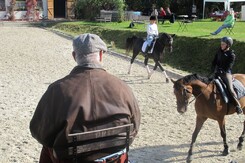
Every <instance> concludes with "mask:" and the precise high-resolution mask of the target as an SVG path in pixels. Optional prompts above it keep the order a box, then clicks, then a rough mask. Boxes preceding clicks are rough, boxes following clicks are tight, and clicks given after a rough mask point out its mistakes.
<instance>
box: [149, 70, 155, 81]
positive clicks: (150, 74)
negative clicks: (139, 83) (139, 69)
mask: <svg viewBox="0 0 245 163" xmlns="http://www.w3.org/2000/svg"><path fill="white" fill-rule="evenodd" d="M154 72H155V71H154V70H152V71H151V72H150V73H149V75H148V79H150V78H151V76H152V74H154Z"/></svg>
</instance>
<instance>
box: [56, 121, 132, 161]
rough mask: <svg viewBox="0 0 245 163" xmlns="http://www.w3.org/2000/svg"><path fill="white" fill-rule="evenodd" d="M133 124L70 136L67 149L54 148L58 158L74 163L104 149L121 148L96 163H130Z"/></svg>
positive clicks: (98, 159)
mask: <svg viewBox="0 0 245 163" xmlns="http://www.w3.org/2000/svg"><path fill="white" fill-rule="evenodd" d="M132 130H133V124H126V125H122V126H117V127H111V128H106V129H101V130H94V131H88V132H82V133H76V134H69V135H68V145H67V147H65V148H64V147H62V148H60V147H59V148H54V151H55V154H56V156H57V157H58V158H62V157H63V158H64V157H66V158H72V159H73V162H74V163H78V162H77V160H78V158H79V155H80V157H82V156H81V155H82V154H86V153H88V152H89V153H99V152H100V151H101V150H103V149H110V148H113V147H120V150H119V151H115V152H114V153H112V154H109V155H106V156H103V157H102V158H96V159H95V160H94V162H96V163H109V162H113V163H128V151H129V144H131V143H132V140H133V139H132V135H130V133H131V132H132Z"/></svg>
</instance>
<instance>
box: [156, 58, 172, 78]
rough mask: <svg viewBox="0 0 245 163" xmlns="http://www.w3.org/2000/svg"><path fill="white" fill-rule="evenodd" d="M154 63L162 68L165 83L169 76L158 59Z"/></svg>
mask: <svg viewBox="0 0 245 163" xmlns="http://www.w3.org/2000/svg"><path fill="white" fill-rule="evenodd" d="M155 63H156V64H157V65H158V66H159V67H160V69H161V70H162V73H163V75H164V76H165V78H166V83H168V82H169V77H168V75H167V73H166V71H165V69H164V68H163V67H162V65H161V63H160V62H159V61H155Z"/></svg>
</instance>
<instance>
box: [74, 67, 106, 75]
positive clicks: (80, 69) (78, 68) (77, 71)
mask: <svg viewBox="0 0 245 163" xmlns="http://www.w3.org/2000/svg"><path fill="white" fill-rule="evenodd" d="M90 69H101V70H104V71H105V69H103V68H102V66H99V65H97V66H96V67H91V66H89V67H87V66H83V65H78V66H76V67H74V68H73V70H72V71H71V74H74V73H79V72H81V71H82V70H90Z"/></svg>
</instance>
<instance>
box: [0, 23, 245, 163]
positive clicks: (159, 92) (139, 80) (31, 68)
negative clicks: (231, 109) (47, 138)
mask: <svg viewBox="0 0 245 163" xmlns="http://www.w3.org/2000/svg"><path fill="white" fill-rule="evenodd" d="M0 38H1V40H2V41H1V42H0V47H1V48H0V62H1V63H0V65H1V66H0V74H1V76H0V129H1V130H0V144H1V148H0V163H13V162H18V163H34V162H38V158H39V153H40V149H41V145H40V144H38V142H37V141H36V140H35V139H33V138H32V137H31V135H30V132H29V121H30V119H31V117H32V115H33V112H34V110H35V107H36V105H37V103H38V101H39V99H40V98H41V96H42V94H43V93H44V91H45V90H46V89H47V87H48V85H49V84H50V83H51V82H53V81H55V80H57V79H59V78H61V77H63V76H65V75H67V74H68V73H69V72H70V70H71V69H72V68H73V67H74V66H75V63H74V61H73V60H72V57H71V51H72V46H71V45H72V44H71V40H70V39H67V38H64V37H61V36H59V35H57V34H55V33H52V32H50V31H47V30H45V29H40V28H34V27H0ZM104 66H105V68H106V69H107V71H109V72H110V73H112V74H114V75H116V76H118V77H119V78H121V79H122V80H124V81H125V82H126V83H127V84H129V86H130V87H131V88H132V89H133V91H134V93H135V96H136V97H137V99H138V101H139V105H140V108H141V112H142V121H141V126H140V132H139V134H138V136H137V139H136V140H135V141H134V143H133V145H132V146H131V148H130V149H131V150H130V159H132V160H134V161H137V162H138V163H168V162H169V163H170V162H178V163H179V162H185V158H186V156H187V151H188V148H189V143H190V140H191V134H192V132H193V130H194V125H195V111H194V108H193V104H191V105H190V106H189V111H188V112H187V113H186V114H184V115H179V114H178V113H177V111H176V104H175V97H174V95H173V90H172V86H173V85H172V83H165V82H164V81H165V78H164V77H163V75H162V74H161V73H159V72H156V73H155V74H153V76H152V79H150V80H148V79H147V74H146V70H145V69H144V68H143V66H142V64H134V65H133V68H132V74H131V75H128V74H126V73H127V68H128V66H129V59H128V58H124V57H119V56H117V55H113V54H108V55H106V56H105V58H104ZM171 77H173V78H175V77H176V76H172V75H171ZM226 130H227V139H228V143H229V145H230V150H231V153H230V155H229V156H226V157H224V156H221V151H222V150H223V143H222V139H221V136H220V133H219V128H218V124H217V122H215V121H213V120H208V121H207V122H206V123H205V125H204V127H203V129H202V130H201V132H200V134H199V137H198V138H197V145H196V148H195V150H194V152H195V153H194V161H193V162H194V163H200V162H202V163H213V162H215V163H228V162H229V161H231V160H233V159H234V160H239V159H240V160H241V159H243V162H245V161H244V160H245V157H244V156H245V154H244V150H242V151H236V150H235V149H236V145H237V142H238V136H240V134H241V131H242V123H241V122H240V120H239V118H238V116H237V115H235V114H234V115H231V116H227V125H226ZM239 163H240V162H239Z"/></svg>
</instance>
